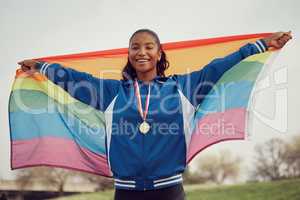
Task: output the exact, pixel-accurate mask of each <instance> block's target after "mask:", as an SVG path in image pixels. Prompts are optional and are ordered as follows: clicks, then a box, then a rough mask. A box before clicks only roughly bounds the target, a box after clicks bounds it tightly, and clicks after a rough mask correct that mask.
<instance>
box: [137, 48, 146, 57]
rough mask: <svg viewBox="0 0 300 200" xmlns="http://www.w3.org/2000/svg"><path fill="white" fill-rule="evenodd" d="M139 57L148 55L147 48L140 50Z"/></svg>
mask: <svg viewBox="0 0 300 200" xmlns="http://www.w3.org/2000/svg"><path fill="white" fill-rule="evenodd" d="M138 55H139V56H144V55H146V49H145V48H140V50H139V52H138Z"/></svg>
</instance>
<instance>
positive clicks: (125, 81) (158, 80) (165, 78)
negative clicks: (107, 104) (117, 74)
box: [122, 76, 169, 85]
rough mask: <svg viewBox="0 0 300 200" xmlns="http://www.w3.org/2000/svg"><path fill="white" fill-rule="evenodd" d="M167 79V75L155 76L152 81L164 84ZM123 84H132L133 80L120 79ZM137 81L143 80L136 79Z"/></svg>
mask: <svg viewBox="0 0 300 200" xmlns="http://www.w3.org/2000/svg"><path fill="white" fill-rule="evenodd" d="M168 79H169V77H162V76H156V77H155V78H154V79H153V80H152V82H156V83H159V84H164V83H165V82H166V81H167V80H168ZM122 81H123V84H124V85H133V83H134V80H131V79H130V80H122ZM138 83H143V81H141V80H138Z"/></svg>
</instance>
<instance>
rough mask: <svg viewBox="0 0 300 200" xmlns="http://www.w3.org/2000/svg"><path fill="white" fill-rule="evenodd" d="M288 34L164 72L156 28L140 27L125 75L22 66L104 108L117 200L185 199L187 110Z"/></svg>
mask: <svg viewBox="0 0 300 200" xmlns="http://www.w3.org/2000/svg"><path fill="white" fill-rule="evenodd" d="M290 39H291V33H290V32H279V33H274V34H272V35H271V36H270V37H267V38H264V39H262V40H258V41H256V42H255V43H253V44H247V45H245V46H243V47H241V48H240V49H239V50H238V51H237V52H234V53H232V54H230V55H228V56H226V57H225V58H222V59H216V60H214V61H212V62H211V63H210V64H208V65H207V66H205V67H204V68H203V69H202V70H199V71H195V72H193V73H190V74H184V75H173V76H169V77H166V76H165V70H166V69H167V68H168V66H169V63H168V61H167V59H166V54H165V52H164V51H163V49H162V47H161V44H160V41H159V38H158V36H157V34H156V33H154V32H153V31H151V30H148V29H141V30H138V31H136V32H135V33H134V34H133V35H132V37H131V38H130V40H129V49H128V62H127V64H126V66H125V67H124V69H123V74H122V75H123V80H121V81H118V80H108V79H98V78H95V77H93V76H91V75H90V74H86V73H83V72H78V71H75V70H73V69H70V68H66V67H63V66H61V65H60V64H48V63H44V62H37V61H34V60H24V61H22V62H19V64H20V65H21V67H22V70H23V71H31V72H34V71H37V70H38V71H39V72H40V73H42V74H44V75H46V76H47V77H48V79H49V80H51V81H53V82H54V83H55V84H58V85H59V86H61V87H62V88H64V89H65V90H66V91H67V92H68V93H70V94H71V95H72V96H73V97H75V98H76V99H78V100H80V101H82V102H84V103H86V104H88V105H90V106H93V107H95V108H96V109H99V110H101V111H103V112H105V114H106V116H105V118H106V127H107V129H106V144H107V146H106V148H107V154H108V155H107V157H108V161H109V166H110V168H111V171H112V172H113V177H114V180H115V188H116V192H115V199H116V200H119V199H120V200H126V199H130V200H134V199H157V200H158V199H164V200H167V199H172V200H174V199H178V200H181V199H184V196H185V194H184V190H183V186H182V173H183V171H184V169H185V167H186V138H185V129H184V128H185V123H186V121H185V117H184V113H187V112H189V111H188V108H189V107H196V106H197V105H198V104H200V103H201V101H202V100H203V96H205V95H206V94H208V92H209V91H210V89H211V86H212V85H214V84H215V83H216V82H217V81H218V79H219V78H220V77H221V76H222V75H223V74H224V73H225V72H226V71H227V70H229V69H230V68H231V67H233V66H234V65H235V64H237V63H239V62H240V61H241V60H243V59H244V58H246V57H248V56H250V55H253V54H257V53H260V52H263V51H265V50H267V49H268V48H269V47H274V48H281V47H283V46H284V45H285V44H286V42H287V41H288V40H290ZM86 82H88V84H85V83H86ZM203 83H205V84H203ZM207 83H209V84H207ZM80 85H85V87H80ZM87 86H88V87H87ZM170 155H172V156H170Z"/></svg>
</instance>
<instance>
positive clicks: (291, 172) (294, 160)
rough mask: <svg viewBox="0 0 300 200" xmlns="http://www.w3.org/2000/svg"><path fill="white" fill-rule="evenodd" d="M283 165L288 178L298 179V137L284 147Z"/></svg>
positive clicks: (299, 145)
mask: <svg viewBox="0 0 300 200" xmlns="http://www.w3.org/2000/svg"><path fill="white" fill-rule="evenodd" d="M286 151H287V152H286V157H285V163H286V165H287V169H286V176H287V177H288V178H295V177H300V136H295V137H294V138H293V139H292V141H291V142H290V143H289V144H287V147H286Z"/></svg>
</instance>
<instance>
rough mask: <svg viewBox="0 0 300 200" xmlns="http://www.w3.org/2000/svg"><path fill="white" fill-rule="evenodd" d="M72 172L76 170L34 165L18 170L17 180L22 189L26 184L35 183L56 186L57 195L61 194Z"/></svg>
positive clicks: (31, 184)
mask: <svg viewBox="0 0 300 200" xmlns="http://www.w3.org/2000/svg"><path fill="white" fill-rule="evenodd" d="M74 173H76V172H74V171H71V170H65V169H61V168H48V167H34V168H30V169H23V170H20V171H19V173H18V174H17V181H18V183H19V187H20V188H21V189H22V190H24V189H25V188H26V187H28V186H33V185H34V184H35V183H39V184H42V185H45V186H48V187H52V188H56V189H57V191H58V193H59V196H62V195H63V194H64V187H65V184H66V183H67V180H68V177H70V176H72V175H74Z"/></svg>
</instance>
